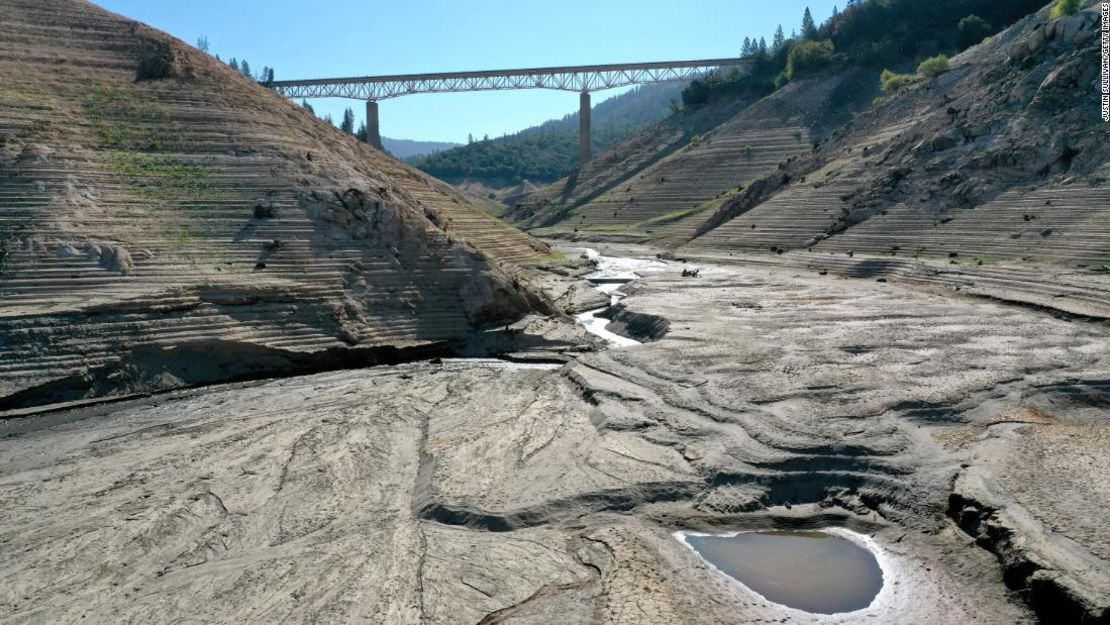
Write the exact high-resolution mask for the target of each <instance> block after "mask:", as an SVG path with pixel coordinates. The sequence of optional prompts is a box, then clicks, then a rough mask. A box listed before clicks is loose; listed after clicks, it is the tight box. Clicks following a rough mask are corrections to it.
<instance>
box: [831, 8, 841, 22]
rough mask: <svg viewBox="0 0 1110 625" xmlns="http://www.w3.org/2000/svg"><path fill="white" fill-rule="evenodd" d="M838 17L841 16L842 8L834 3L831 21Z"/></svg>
mask: <svg viewBox="0 0 1110 625" xmlns="http://www.w3.org/2000/svg"><path fill="white" fill-rule="evenodd" d="M838 17H840V9H838V8H836V5H835V4H834V5H833V12H832V17H830V18H829V21H830V22H831V21H832V20H835V19H836V18H838Z"/></svg>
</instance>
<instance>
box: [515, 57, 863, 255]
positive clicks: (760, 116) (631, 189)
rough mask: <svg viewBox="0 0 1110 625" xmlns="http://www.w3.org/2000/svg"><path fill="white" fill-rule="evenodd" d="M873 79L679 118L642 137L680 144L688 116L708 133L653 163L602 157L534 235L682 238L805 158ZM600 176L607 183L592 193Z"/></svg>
mask: <svg viewBox="0 0 1110 625" xmlns="http://www.w3.org/2000/svg"><path fill="white" fill-rule="evenodd" d="M873 83H874V81H872V80H870V76H869V75H865V74H864V73H863V72H858V71H856V72H846V73H841V74H836V75H832V76H827V77H821V78H815V79H808V80H801V81H798V82H796V83H793V84H790V85H788V86H787V87H786V88H784V89H783V90H781V91H779V92H777V93H774V94H772V95H771V96H768V97H767V98H764V99H762V100H760V101H758V102H756V103H754V104H753V103H752V100H750V99H748V100H743V99H741V100H738V101H736V102H733V103H731V104H730V105H729V106H728V107H726V110H728V111H729V112H730V113H734V114H733V115H732V116H731V117H714V115H713V113H714V111H713V110H710V111H705V112H702V111H696V110H695V111H689V112H685V113H683V114H681V115H676V116H675V117H674V118H672V119H670V120H666V121H664V122H662V123H660V124H658V125H656V126H654V127H652V128H651V129H649V130H648V131H646V132H645V133H644V134H643V135H642V136H641V137H640V140H641V141H647V140H649V139H650V140H651V141H654V142H660V141H663V140H666V139H673V138H677V137H675V136H674V133H673V131H672V130H673V129H672V128H671V127H672V126H675V125H676V124H679V123H680V122H682V120H683V119H687V118H688V119H690V120H698V121H700V122H702V123H703V125H704V126H707V127H706V128H704V129H699V131H698V132H696V133H695V132H688V133H686V134H685V135H682V136H681V137H680V138H681V142H680V143H679V144H678V145H669V150H670V151H669V152H668V153H666V154H665V155H662V157H661V158H656V159H655V160H651V159H647V158H643V155H644V153H645V150H643V149H638V148H639V146H636V145H630V144H625V145H622V146H620V147H618V148H617V149H614V150H612V151H611V152H610V153H609V154H606V155H604V156H602V157H601V158H600V159H599V162H598V163H596V164H591V168H595V169H603V171H604V172H605V173H602V172H600V171H599V172H596V173H595V172H594V171H593V170H591V169H590V168H588V169H587V171H586V172H584V175H586V176H587V177H588V179H589V180H590V181H591V182H592V185H593V187H594V188H593V189H592V192H589V191H585V190H584V189H579V188H578V187H581V186H582V185H581V184H579V185H578V186H577V187H575V189H574V190H573V192H571V193H570V194H568V195H567V194H565V189H564V194H565V197H562V198H559V200H558V202H559V206H560V209H561V211H562V212H561V215H560V219H559V220H558V221H557V222H556V223H554V224H549V225H552V226H553V227H552V228H551V229H550V230H543V231H538V232H543V233H545V234H554V235H562V236H568V235H573V236H577V237H580V238H608V239H618V240H625V241H647V240H658V241H662V242H663V243H664V244H666V242H668V241H677V242H685V241H686V240H688V239H690V238H691V237H692V236H693V234H694V232H695V230H696V229H697V227H698V226H699V225H700V224H701V223H702V222H703V221H704V220H705V218H706V217H707V216H709V215H712V214H713V212H714V210H715V209H716V208H718V207H719V206H720V205H721V204H722V203H724V202H725V201H726V200H727V199H728V198H730V197H731V196H732V195H734V194H736V193H738V192H739V191H741V190H743V189H744V188H745V187H746V186H747V185H748V184H750V183H751V182H752V181H753V180H755V179H758V178H761V177H763V176H765V175H767V174H768V173H770V172H772V171H774V170H775V169H776V168H777V167H778V166H779V165H780V164H782V163H784V162H785V161H787V160H788V159H790V158H792V157H794V156H797V155H800V154H803V153H805V152H808V151H809V150H810V149H811V148H812V147H813V141H814V140H816V139H819V138H822V137H824V136H825V135H826V134H828V132H830V131H831V129H833V128H835V127H837V125H838V124H839V123H843V121H845V120H846V119H847V116H848V115H850V114H851V112H852V111H855V110H859V109H862V108H864V107H865V106H866V105H867V103H868V102H870V101H871V98H872V97H874V93H875V91H876V86H875V85H874V84H873ZM705 122H708V123H705ZM597 180H605V181H606V183H607V184H606V185H605V186H604V187H603V188H601V189H597V188H596V187H597V186H598V185H597V183H596V182H593V181H597ZM566 184H567V185H569V184H570V182H569V181H568V182H567V183H566ZM553 191H554V189H553ZM584 191H585V192H584ZM545 199H546V198H543V197H537V198H535V199H533V200H531V201H533V202H538V203H541V204H542V202H543V201H544V200H545ZM529 223H531V222H529Z"/></svg>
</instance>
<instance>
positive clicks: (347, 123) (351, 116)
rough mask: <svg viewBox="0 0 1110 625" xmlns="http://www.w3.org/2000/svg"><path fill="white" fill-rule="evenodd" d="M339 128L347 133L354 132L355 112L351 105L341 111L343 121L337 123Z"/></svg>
mask: <svg viewBox="0 0 1110 625" xmlns="http://www.w3.org/2000/svg"><path fill="white" fill-rule="evenodd" d="M339 129H340V130H342V131H343V132H345V133H347V134H349V135H353V134H355V112H354V111H353V110H351V107H347V110H345V111H343V122H342V123H340V124H339Z"/></svg>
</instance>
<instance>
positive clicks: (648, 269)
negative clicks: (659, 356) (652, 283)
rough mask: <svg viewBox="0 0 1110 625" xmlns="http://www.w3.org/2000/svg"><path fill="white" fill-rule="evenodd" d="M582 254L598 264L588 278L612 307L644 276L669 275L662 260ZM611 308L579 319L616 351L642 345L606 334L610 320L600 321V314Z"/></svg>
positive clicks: (587, 329) (596, 311) (603, 318)
mask: <svg viewBox="0 0 1110 625" xmlns="http://www.w3.org/2000/svg"><path fill="white" fill-rule="evenodd" d="M582 252H583V253H584V254H585V255H586V257H587V258H589V259H590V260H595V261H597V270H596V271H594V272H593V273H590V274H587V275H586V279H587V280H589V281H590V282H592V283H593V284H594V288H596V289H597V290H598V291H601V292H602V293H605V294H607V295H609V306H613V305H615V304H616V303H617V302H619V301H621V300H622V299H623V298H624V297H625V294H624V293H621V291H620V288H621V287H622V286H624V285H626V284H628V283H630V282H633V281H635V280H637V279H638V278H640V277H642V276H641V274H643V273H657V272H661V271H665V270H666V269H667V264H666V263H664V262H661V261H658V260H652V259H647V258H629V257H626V256H602V255H601V254H600V253H599V252H598V251H597V250H594V249H590V248H582ZM609 306H605V307H602V308H597V309H594V310H587V311H586V312H584V313H580V314H578V315H577V316H576V319H577V320H578V323H581V324H582V326H583V327H585V328H586V331H587V332H589V333H590V334H593V335H595V336H600V337H601V338H603V339H605V340H606V341H608V342H609V344H610V345H613V346H616V347H628V346H631V345H641V343H640V341H637V340H635V339H630V338H628V337H626V336H621V335H619V334H615V333H613V332H610V331H608V330H606V329H605V328H606V326H608V325H609V320H608V319H606V318H605V317H599V316H598V313H602V312H604V311H605V310H606V309H608V308H609Z"/></svg>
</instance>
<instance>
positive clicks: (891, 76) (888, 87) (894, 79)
mask: <svg viewBox="0 0 1110 625" xmlns="http://www.w3.org/2000/svg"><path fill="white" fill-rule="evenodd" d="M880 79H881V81H882V85H883V92H885V93H890V92H892V91H897V90H899V89H901V88H902V87H905V86H906V85H908V84H911V83H913V82H914V81H916V80H917V76H914V75H913V74H898V73H895V72H892V71H890V70H889V69H884V70H883V74H882V76H881V78H880Z"/></svg>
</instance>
